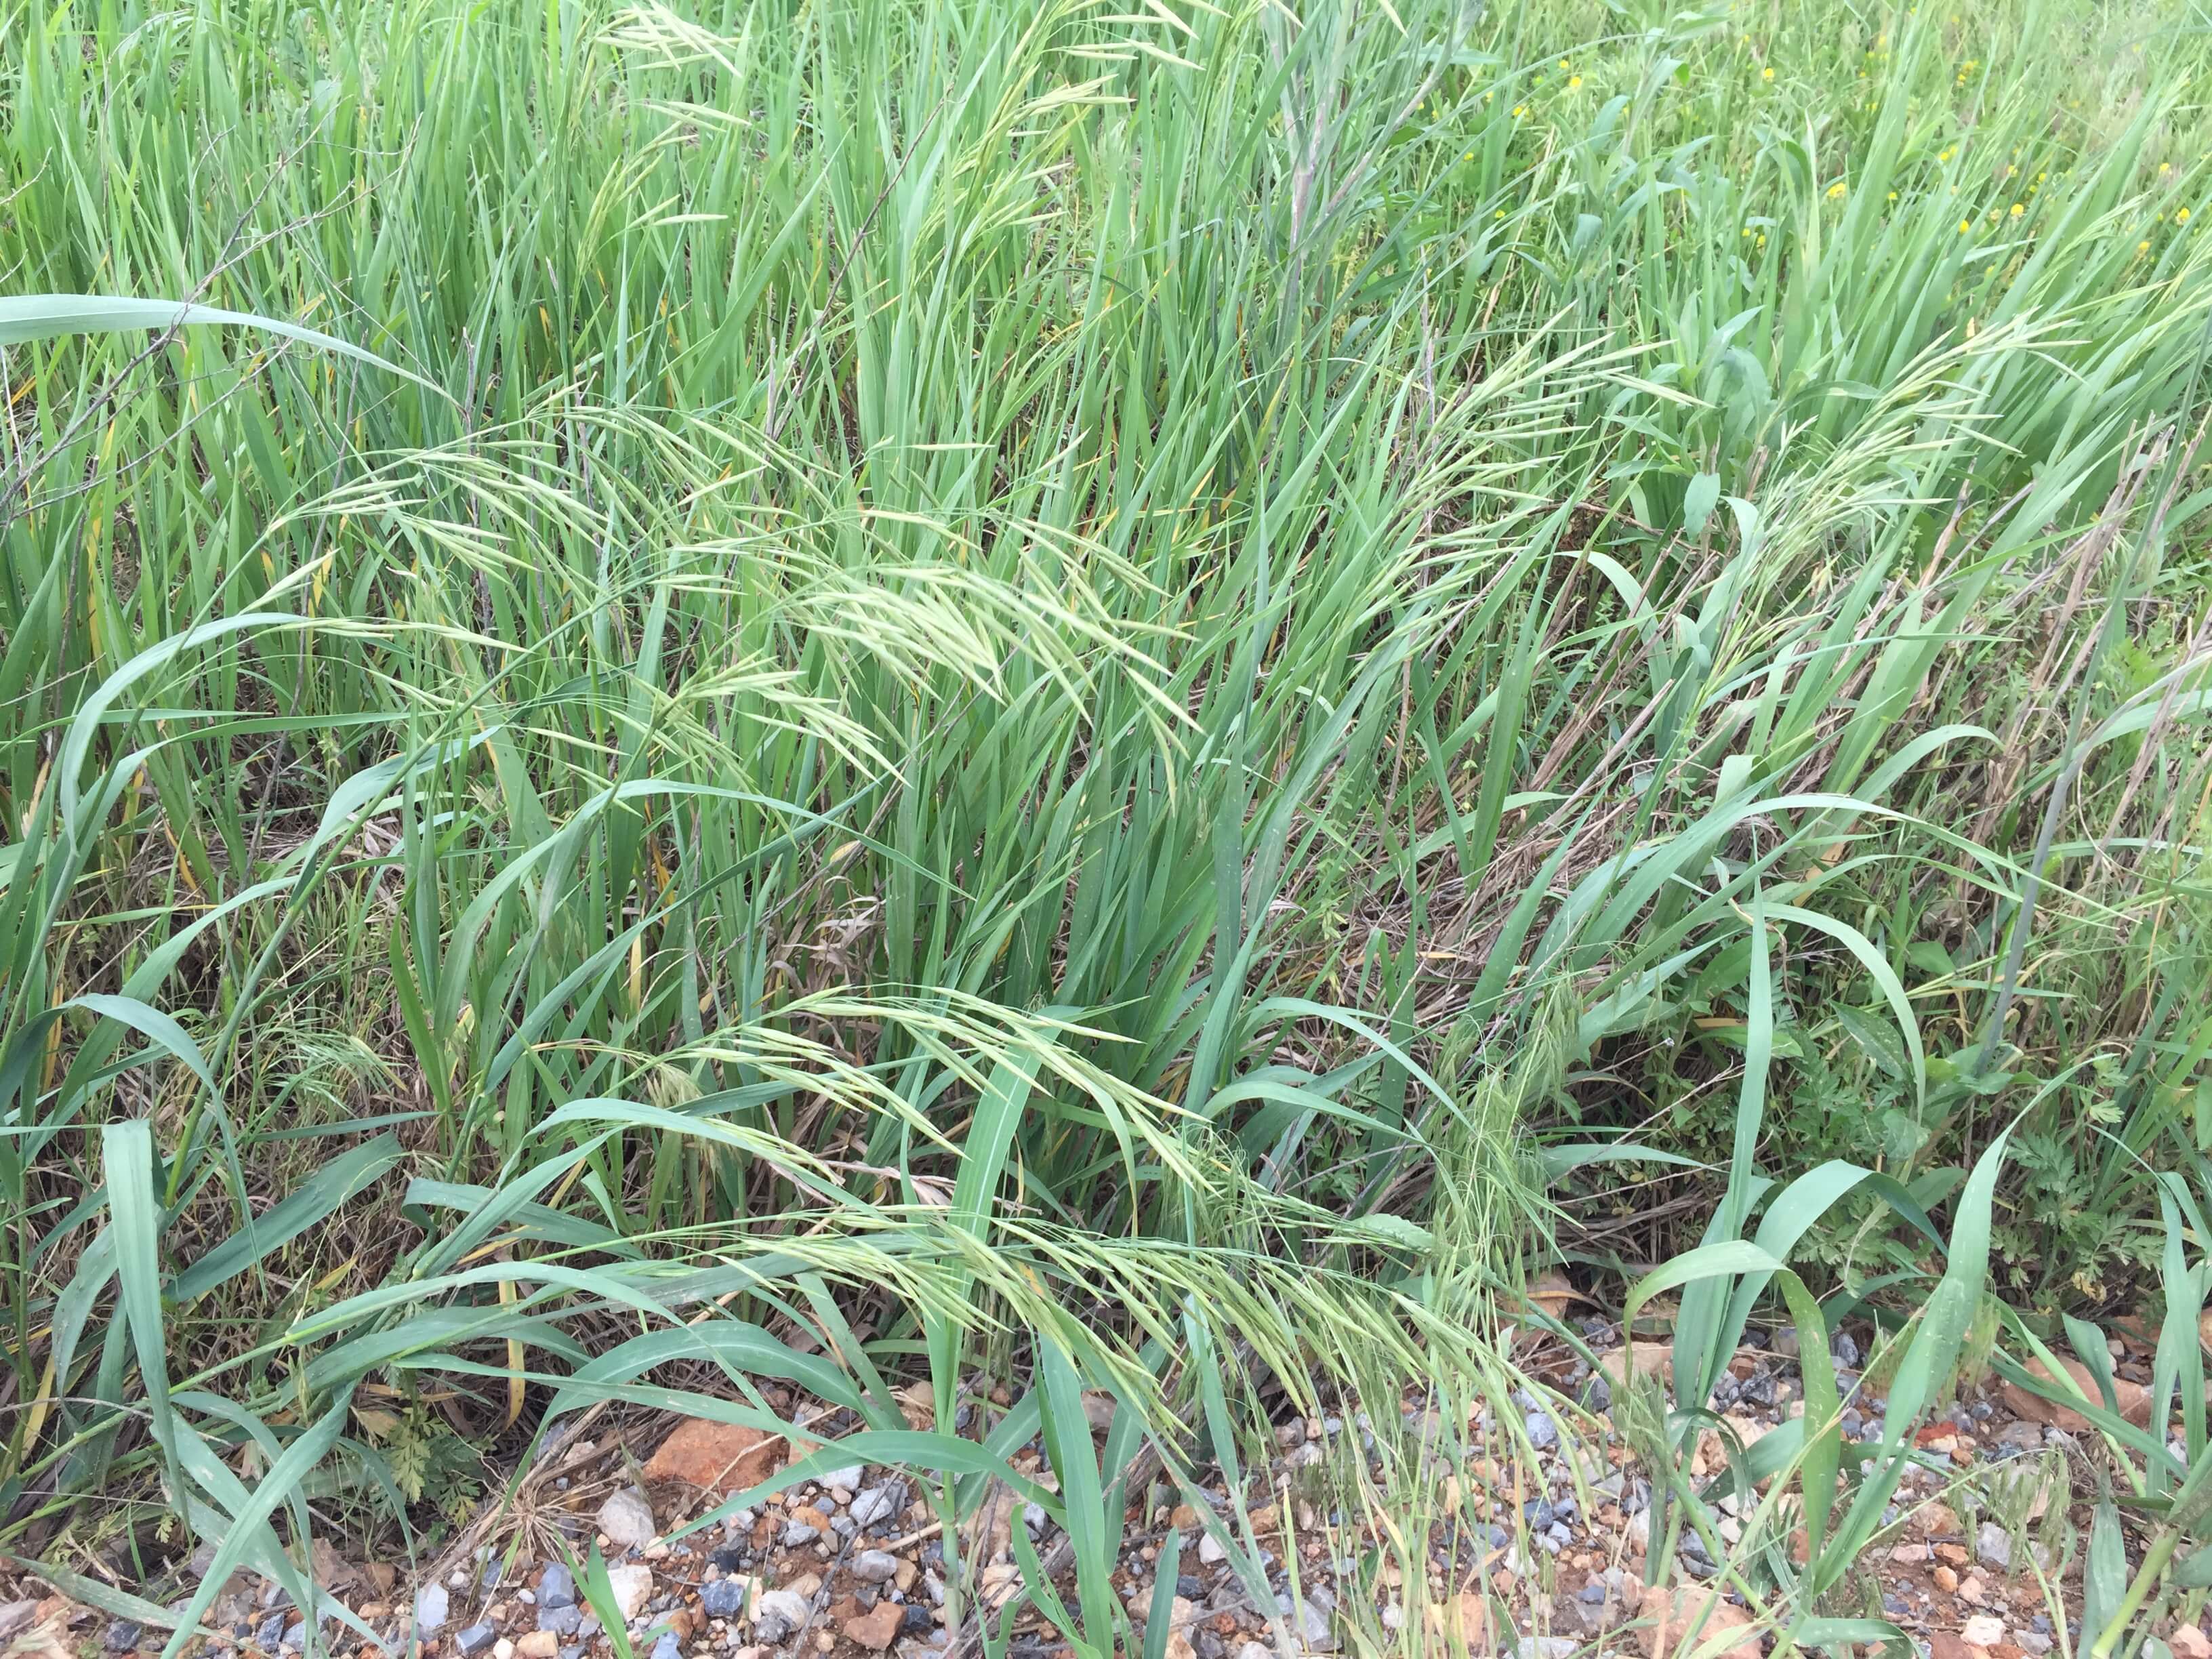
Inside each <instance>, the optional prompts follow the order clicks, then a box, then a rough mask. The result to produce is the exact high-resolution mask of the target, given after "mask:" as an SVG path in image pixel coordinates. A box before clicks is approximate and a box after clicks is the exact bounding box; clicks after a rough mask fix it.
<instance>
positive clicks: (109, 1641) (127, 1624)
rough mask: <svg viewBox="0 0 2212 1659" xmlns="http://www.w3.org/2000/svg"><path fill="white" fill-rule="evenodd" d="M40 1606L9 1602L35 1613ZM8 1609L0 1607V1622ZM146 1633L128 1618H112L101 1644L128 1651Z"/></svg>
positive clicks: (118, 1651) (120, 1651)
mask: <svg viewBox="0 0 2212 1659" xmlns="http://www.w3.org/2000/svg"><path fill="white" fill-rule="evenodd" d="M38 1606H39V1604H38V1603H37V1602H36V1601H17V1602H10V1603H9V1609H12V1608H14V1607H27V1608H29V1609H30V1610H31V1611H32V1612H33V1613H35V1612H37V1611H38ZM9 1609H0V1623H4V1622H5V1621H6V1615H7V1612H8V1610H9ZM30 1622H31V1621H30V1620H28V1619H25V1620H23V1623H24V1624H25V1625H26V1626H27V1625H29V1623H30ZM11 1633H12V1632H11ZM145 1633H146V1632H145V1631H144V1630H143V1629H142V1628H141V1627H140V1626H137V1625H134V1624H132V1623H131V1621H130V1620H128V1619H116V1620H110V1621H109V1623H108V1626H107V1628H106V1630H104V1631H102V1632H100V1646H102V1647H104V1648H106V1650H108V1651H109V1652H110V1653H128V1652H130V1651H131V1649H133V1648H135V1647H137V1645H138V1638H140V1637H142V1636H143V1635H144V1634H145Z"/></svg>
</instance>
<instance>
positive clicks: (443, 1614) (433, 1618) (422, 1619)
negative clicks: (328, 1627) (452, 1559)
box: [278, 1584, 453, 1636]
mask: <svg viewBox="0 0 2212 1659" xmlns="http://www.w3.org/2000/svg"><path fill="white" fill-rule="evenodd" d="M452 1611H453V1601H452V1598H451V1597H449V1596H448V1595H447V1594H446V1587H445V1586H444V1585H443V1584H425V1585H423V1586H422V1589H420V1590H418V1591H416V1595H415V1629H416V1633H417V1634H419V1635H422V1636H428V1635H431V1634H432V1633H434V1632H437V1631H440V1630H442V1629H444V1628H445V1624H446V1619H447V1615H448V1614H449V1613H451V1612H452ZM278 1631H279V1633H280V1634H281V1633H282V1631H283V1626H282V1625H281V1624H280V1625H279V1626H278Z"/></svg>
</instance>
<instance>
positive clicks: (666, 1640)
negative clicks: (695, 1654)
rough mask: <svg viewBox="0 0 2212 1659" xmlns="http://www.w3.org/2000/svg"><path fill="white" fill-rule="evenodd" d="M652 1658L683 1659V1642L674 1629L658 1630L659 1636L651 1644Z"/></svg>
mask: <svg viewBox="0 0 2212 1659" xmlns="http://www.w3.org/2000/svg"><path fill="white" fill-rule="evenodd" d="M652 1659H684V1644H683V1643H682V1642H681V1641H679V1640H678V1638H677V1635H676V1632H674V1631H672V1630H665V1631H663V1632H660V1638H659V1640H658V1641H656V1642H655V1643H654V1644H653V1654H652Z"/></svg>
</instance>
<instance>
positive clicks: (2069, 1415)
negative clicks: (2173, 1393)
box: [2004, 1358, 2150, 1434]
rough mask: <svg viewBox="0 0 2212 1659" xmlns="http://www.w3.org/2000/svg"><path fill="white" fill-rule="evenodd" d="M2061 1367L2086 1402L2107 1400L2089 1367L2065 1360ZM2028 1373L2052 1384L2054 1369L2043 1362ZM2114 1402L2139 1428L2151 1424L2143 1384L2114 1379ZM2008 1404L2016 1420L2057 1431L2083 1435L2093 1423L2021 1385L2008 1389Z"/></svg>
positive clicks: (2030, 1363)
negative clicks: (2042, 1425) (2049, 1426)
mask: <svg viewBox="0 0 2212 1659" xmlns="http://www.w3.org/2000/svg"><path fill="white" fill-rule="evenodd" d="M2058 1363H2059V1364H2060V1366H2061V1367H2062V1368H2063V1370H2065V1372H2066V1375H2067V1376H2068V1378H2069V1380H2070V1381H2071V1382H2072V1383H2073V1384H2074V1386H2075V1388H2076V1389H2080V1390H2081V1394H2082V1395H2083V1396H2084V1397H2085V1398H2087V1399H2089V1400H2102V1399H2103V1398H2104V1395H2102V1394H2101V1393H2100V1392H2099V1390H2098V1387H2097V1381H2096V1379H2095V1378H2094V1377H2093V1376H2090V1375H2089V1368H2088V1367H2087V1365H2084V1364H2082V1363H2081V1361H2080V1360H2078V1359H2074V1358H2061V1359H2060V1360H2059V1362H2058ZM2027 1369H2028V1372H2029V1374H2030V1375H2031V1376H2037V1377H2039V1378H2041V1379H2042V1380H2044V1381H2045V1382H2051V1380H2052V1378H2051V1368H2050V1367H2049V1366H2048V1365H2045V1364H2044V1363H2043V1362H2042V1361H2041V1360H2040V1359H2031V1360H2029V1361H2028V1362H2027ZM2062 1386H2063V1385H2062ZM2112 1398H2113V1400H2114V1401H2116V1402H2118V1406H2119V1408H2120V1415H2121V1416H2122V1417H2124V1418H2125V1419H2127V1420H2128V1421H2129V1422H2130V1423H2132V1424H2134V1425H2136V1427H2137V1428H2142V1426H2143V1425H2145V1424H2147V1423H2148V1422H2149V1421H2150V1390H2149V1389H2146V1388H2145V1387H2143V1385H2142V1383H2130V1382H2129V1381H2128V1380H2127V1378H2125V1377H2124V1376H2118V1377H2114V1378H2113V1379H2112ZM2004 1401H2005V1405H2006V1407H2008V1409H2009V1410H2010V1411H2011V1412H2012V1413H2013V1415H2014V1416H2015V1417H2018V1418H2021V1419H2023V1420H2025V1421H2027V1422H2030V1423H2044V1424H2048V1425H2051V1427H2053V1428H2058V1429H2063V1430H2064V1431H2066V1432H2067V1433H2069V1434H2083V1433H2086V1432H2087V1431H2088V1428H2089V1419H2087V1418H2086V1417H2084V1416H2082V1415H2081V1413H2079V1412H2077V1411H2075V1409H2074V1408H2073V1407H2071V1406H2062V1405H2059V1404H2058V1403H2057V1402H2056V1401H2050V1400H2045V1398H2044V1397H2043V1396H2042V1395H2036V1394H2030V1393H2029V1392H2028V1391H2027V1389H2023V1388H2021V1386H2020V1384H2019V1383H2006V1384H2005V1385H2004Z"/></svg>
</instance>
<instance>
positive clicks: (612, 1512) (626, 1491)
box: [599, 1486, 659, 1550]
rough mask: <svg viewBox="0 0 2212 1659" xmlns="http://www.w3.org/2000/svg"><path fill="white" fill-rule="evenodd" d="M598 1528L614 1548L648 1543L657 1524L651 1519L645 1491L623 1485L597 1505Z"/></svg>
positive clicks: (625, 1547)
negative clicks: (619, 1489)
mask: <svg viewBox="0 0 2212 1659" xmlns="http://www.w3.org/2000/svg"><path fill="white" fill-rule="evenodd" d="M599 1530H600V1531H601V1532H603V1533H605V1534H606V1535H607V1541H608V1542H609V1543H610V1544H612V1545H613V1546H614V1547H616V1548H617V1549H624V1550H629V1549H635V1548H637V1547H639V1546H641V1545H643V1544H649V1543H651V1542H652V1541H653V1534H654V1533H655V1532H657V1531H659V1522H656V1521H655V1520H654V1519H653V1505H652V1504H648V1503H647V1502H646V1501H645V1494H644V1493H643V1492H640V1491H639V1490H638V1489H637V1488H636V1487H635V1486H624V1487H623V1488H622V1490H621V1491H619V1492H614V1493H612V1494H611V1495H610V1496H609V1498H607V1501H606V1502H605V1503H604V1504H600V1505H599Z"/></svg>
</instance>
